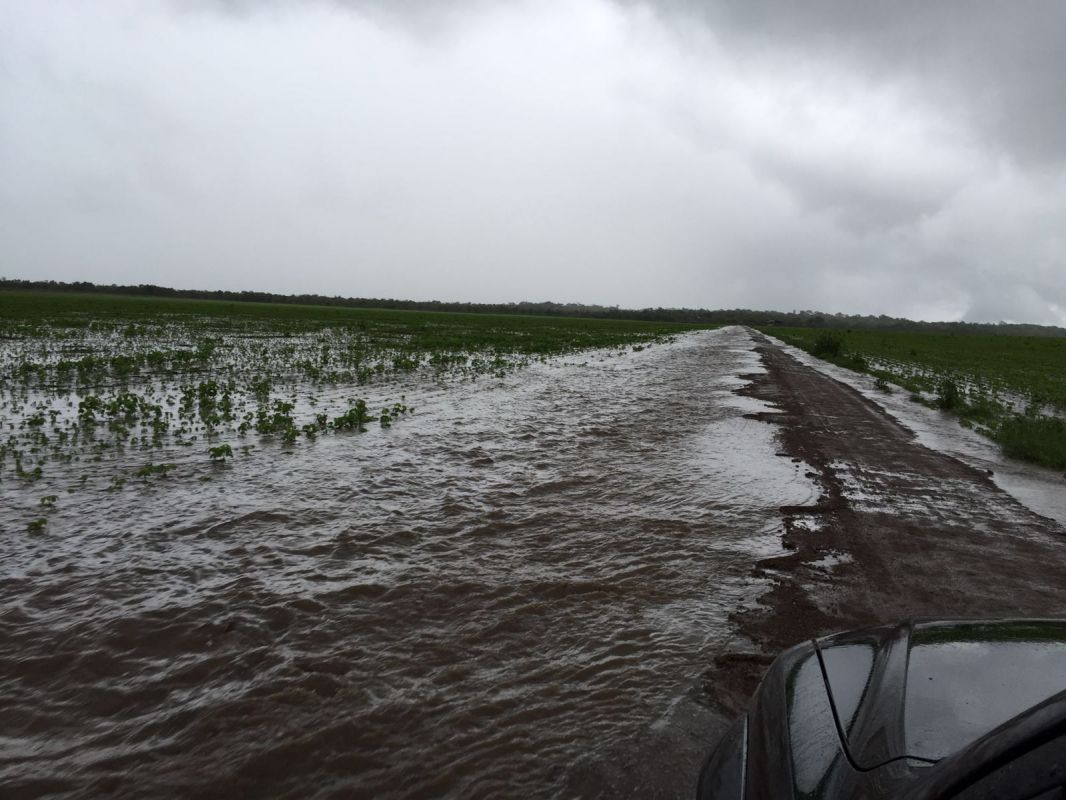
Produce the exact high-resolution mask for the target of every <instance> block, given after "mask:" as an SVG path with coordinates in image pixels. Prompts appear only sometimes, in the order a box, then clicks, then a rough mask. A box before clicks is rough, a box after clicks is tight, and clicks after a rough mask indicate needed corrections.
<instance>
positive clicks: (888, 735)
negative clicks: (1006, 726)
mask: <svg viewBox="0 0 1066 800" xmlns="http://www.w3.org/2000/svg"><path fill="white" fill-rule="evenodd" d="M815 646H816V649H817V653H818V661H819V662H820V666H821V670H822V672H823V676H824V678H825V681H826V684H827V686H828V688H829V694H830V698H831V704H832V707H833V712H834V716H835V720H836V726H837V728H838V732H839V734H840V736H841V739H842V740H843V741H844V743H845V747H846V749H847V753H848V756H849V760H850V761H851V762H852V763H853V764H854V765H855V766H856V767H857V768H859V769H873V768H875V767H877V766H880V765H883V764H885V763H887V762H890V761H893V760H896V759H901V758H907V759H911V760H919V761H925V762H927V763H928V762H935V761H937V760H939V759H941V758H944V757H946V756H948V755H951V754H952V753H954V752H956V751H958V750H960V749H961V748H963V747H965V746H966V745H968V744H969V743H971V742H973V741H974V740H976V739H978V738H979V737H980V736H982V735H984V734H985V733H987V732H988V731H990V730H992V729H993V728H995V727H997V726H998V725H1000V724H1001V723H1003V722H1005V721H1007V720H1008V719H1011V718H1012V717H1014V716H1015V715H1017V714H1019V713H1021V712H1022V711H1024V710H1026V709H1027V708H1029V707H1031V706H1033V705H1035V704H1037V703H1039V702H1041V701H1042V700H1045V699H1046V698H1048V697H1050V696H1051V695H1054V694H1056V693H1058V692H1060V691H1061V690H1062V687H1063V685H1066V622H1063V621H1055V620H1047V621H1040V620H997V621H993V622H966V621H947V622H946V621H937V622H915V623H908V624H906V625H901V626H898V627H891V628H873V629H869V630H866V631H859V632H853V633H846V634H840V635H837V636H830V637H826V638H824V639H819V640H817V641H816V642H815Z"/></svg>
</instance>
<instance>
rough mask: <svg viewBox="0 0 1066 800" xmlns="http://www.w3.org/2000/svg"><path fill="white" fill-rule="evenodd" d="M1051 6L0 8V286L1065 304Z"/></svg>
mask: <svg viewBox="0 0 1066 800" xmlns="http://www.w3.org/2000/svg"><path fill="white" fill-rule="evenodd" d="M1063 41H1066V6H1064V5H1063V4H1061V3H1060V2H1057V0H1055V1H1054V2H1052V0H1034V2H1031V3H1026V4H1023V5H1016V4H1004V3H991V2H984V1H983V0H977V1H976V2H943V3H927V2H919V1H918V0H901V2H896V3H891V4H888V3H879V4H869V3H853V2H846V1H845V0H833V1H830V0H812V2H804V3H799V2H784V1H783V0H773V1H771V0H755V1H754V2H744V3H725V2H721V3H706V2H698V3H697V2H686V1H685V0H659V1H658V2H655V3H651V4H647V3H637V2H607V1H606V0H586V1H585V2H555V0H542V1H541V2H518V3H501V2H489V1H488V0H484V1H483V2H475V1H474V0H471V2H462V3H451V4H443V3H431V2H424V1H423V0H409V1H408V2H388V3H386V2H384V1H383V0H381V1H380V2H309V3H296V2H258V3H250V2H241V1H240V0H230V1H229V2H206V1H205V0H200V1H197V0H189V1H188V2H178V0H174V1H173V2H163V1H162V0H157V1H156V2H134V1H133V0H127V1H126V2H104V3H100V4H95V3H94V4H85V3H77V2H55V3H47V4H37V3H33V4H27V3H17V2H14V1H13V0H11V1H10V2H0V175H3V176H4V180H3V181H2V182H0V259H2V261H0V271H2V272H3V274H6V275H8V276H10V277H19V278H29V279H41V278H54V279H57V280H93V281H97V282H117V283H157V284H163V285H177V286H185V287H194V286H195V287H203V288H222V289H244V288H255V289H263V290H269V291H280V292H292V293H300V292H321V293H327V294H334V293H336V294H344V295H359V296H392V297H409V298H413V299H441V300H472V301H489V302H496V301H499V302H506V301H516V300H539V299H549V298H550V299H554V300H558V301H561V302H570V301H584V302H590V303H603V304H619V305H623V306H659V305H662V306H681V305H684V306H704V307H737V306H743V307H776V308H782V309H786V310H787V309H792V308H821V309H825V310H828V311H847V312H855V313H887V314H893V315H904V316H910V317H915V318H925V319H934V318H936V319H963V318H965V319H968V320H974V321H987V320H998V319H1007V320H1015V321H1028V322H1042V323H1051V324H1059V325H1062V324H1064V323H1066V233H1064V231H1066V226H1063V224H1062V220H1066V107H1064V106H1063V103H1062V102H1061V94H1062V92H1061V85H1062V76H1063V75H1066V48H1063V47H1062V46H1061V43H1062V42H1063Z"/></svg>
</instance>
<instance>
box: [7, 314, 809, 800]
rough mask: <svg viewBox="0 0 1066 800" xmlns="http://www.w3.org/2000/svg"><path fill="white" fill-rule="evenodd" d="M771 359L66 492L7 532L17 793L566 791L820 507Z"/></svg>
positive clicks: (711, 343)
mask: <svg viewBox="0 0 1066 800" xmlns="http://www.w3.org/2000/svg"><path fill="white" fill-rule="evenodd" d="M760 370H761V367H760V362H759V358H758V356H757V354H756V353H755V352H754V351H753V348H752V341H751V338H750V335H749V334H748V333H747V332H745V331H744V330H743V329H739V328H728V329H723V330H718V331H711V332H701V333H696V334H692V335H686V336H683V337H680V338H679V339H678V340H677V341H675V342H673V343H670V344H667V345H663V346H659V347H655V348H651V349H648V350H646V351H643V352H631V353H627V354H625V355H618V354H617V353H603V352H599V353H591V354H582V355H581V356H579V357H577V358H574V357H571V358H568V359H560V360H556V361H552V362H549V363H546V364H536V365H534V366H531V367H529V368H527V369H524V370H520V371H518V372H515V373H511V374H509V375H508V376H506V377H504V378H482V379H479V380H476V381H466V382H457V383H452V384H449V385H439V386H434V387H432V388H426V387H423V388H421V389H419V388H417V387H416V388H411V387H407V388H406V389H405V391H406V396H407V401H408V402H409V403H410V404H412V405H413V406H414V407H416V413H414V414H413V415H411V416H409V417H407V418H405V419H404V420H403V421H402V422H398V423H397V424H395V425H394V426H393V427H392V428H389V429H380V430H379V429H374V430H371V431H370V432H368V433H365V434H353V435H343V434H339V435H335V436H331V437H324V438H322V439H319V440H318V441H315V442H309V443H300V444H299V446H295V447H286V446H284V445H283V444H281V443H275V444H270V443H266V444H264V445H263V446H260V447H259V448H257V449H256V450H255V451H254V452H253V453H252V454H251V455H249V456H248V457H245V458H238V459H233V460H232V462H231V463H227V464H225V465H219V466H217V467H215V468H213V469H214V470H215V474H212V475H208V476H207V477H210V478H211V479H210V480H202V478H204V477H205V476H204V475H202V474H200V473H196V472H189V473H188V474H187V475H185V476H184V477H183V471H182V469H181V464H180V461H179V462H178V467H177V468H176V469H175V470H174V472H173V473H172V474H171V475H170V476H168V477H167V478H166V479H165V480H158V481H154V482H146V483H145V484H144V485H143V486H130V487H127V488H125V489H124V490H122V491H112V492H105V491H95V492H84V493H76V494H71V495H70V497H69V498H67V497H65V496H63V495H61V502H59V503H57V504H56V507H55V510H54V511H53V512H52V513H51V516H50V519H49V524H48V529H47V532H45V533H43V534H40V535H28V534H27V533H26V532H25V530H24V527H19V528H17V529H14V530H6V531H5V532H4V536H3V538H2V543H0V547H2V553H0V564H2V566H0V570H2V573H0V576H2V579H0V609H2V610H0V644H2V648H0V709H2V710H3V714H2V716H3V730H2V731H0V736H2V738H0V786H3V787H5V788H4V793H5V796H40V795H52V796H56V797H96V796H102V795H114V796H128V797H144V796H172V795H175V794H177V795H188V796H192V795H195V796H211V795H213V796H227V797H233V796H247V797H253V796H268V795H269V796H291V797H316V796H322V797H331V796H357V797H411V796H454V797H479V796H528V797H551V796H556V795H557V794H559V793H560V792H562V791H563V790H564V787H566V786H567V784H568V781H569V780H570V779H571V778H572V775H573V772H574V770H577V769H582V770H586V771H588V770H589V769H594V765H595V764H596V762H597V759H605V758H610V755H609V754H610V753H611V752H612V748H614V747H616V746H617V744H618V743H619V742H621V741H639V740H640V738H641V736H642V732H643V731H645V730H648V729H649V728H651V727H653V726H655V725H656V724H662V720H663V719H664V715H666V714H668V712H669V709H670V708H671V707H672V705H673V704H674V703H675V702H676V700H677V698H679V697H682V696H684V695H686V693H689V692H690V691H691V689H692V686H693V684H694V682H695V680H696V678H697V676H698V675H699V674H700V672H701V671H702V670H703V669H704V667H705V665H706V664H707V663H708V662H709V660H710V659H711V658H713V656H714V655H715V654H716V653H718V652H720V651H722V650H723V649H724V648H726V647H728V645H729V639H730V636H731V633H730V626H729V624H728V621H727V617H728V616H729V614H730V613H732V612H733V611H735V610H736V609H737V608H739V607H741V606H743V605H744V604H746V603H751V602H752V600H753V598H754V597H755V595H756V594H757V592H758V586H757V583H756V582H755V581H754V580H753V579H752V577H751V574H750V573H751V565H752V563H753V561H754V560H755V559H757V558H759V557H765V556H768V555H773V554H774V553H775V552H777V550H778V548H779V540H780V535H781V532H782V528H781V519H780V514H779V510H778V509H779V507H780V506H782V505H789V504H792V505H800V504H804V503H809V502H812V501H813V499H814V497H815V493H816V487H815V486H814V485H813V484H812V483H811V481H810V479H809V477H807V476H806V475H805V472H804V466H803V465H802V464H799V463H795V462H794V461H793V460H791V459H787V458H778V457H775V455H774V451H775V440H774V435H775V434H774V430H773V427H772V426H770V425H766V424H765V423H763V422H759V421H756V420H754V419H750V418H746V417H745V416H744V414H745V413H750V412H756V411H759V410H765V409H767V408H768V406H767V405H766V404H764V403H762V402H761V401H757V400H753V399H750V398H745V397H741V396H738V395H737V394H736V393H735V391H734V390H736V389H738V388H740V387H742V386H744V385H745V384H746V383H747V380H746V379H744V378H742V377H740V376H743V375H745V374H748V373H757V372H759V371H760ZM81 472H84V465H81V466H78V465H70V466H69V475H67V474H65V473H63V472H62V471H61V470H60V471H59V472H57V473H51V474H50V476H49V480H51V481H53V484H54V483H55V482H56V481H58V482H60V483H62V481H64V480H68V481H69V482H71V483H72V484H73V483H74V482H75V481H76V480H77V476H78V474H79V473H81ZM0 491H2V492H3V495H2V498H3V499H4V500H5V502H9V503H12V504H15V503H21V504H23V505H25V502H26V498H25V497H22V496H21V495H20V493H23V494H24V493H27V492H28V493H37V494H39V493H41V491H42V490H41V489H40V488H39V487H34V488H26V487H21V486H19V485H16V484H13V483H10V482H9V483H6V484H5V485H3V487H2V489H0ZM590 765H593V766H592V767H590ZM692 778H693V779H694V778H695V776H694V775H693V776H692Z"/></svg>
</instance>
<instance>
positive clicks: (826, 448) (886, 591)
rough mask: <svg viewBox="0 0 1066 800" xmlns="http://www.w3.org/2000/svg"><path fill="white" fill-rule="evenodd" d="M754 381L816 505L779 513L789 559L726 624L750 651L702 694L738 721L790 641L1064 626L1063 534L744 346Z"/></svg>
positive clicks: (863, 402) (833, 385)
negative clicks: (845, 634)
mask: <svg viewBox="0 0 1066 800" xmlns="http://www.w3.org/2000/svg"><path fill="white" fill-rule="evenodd" d="M753 335H754V338H755V339H756V341H757V343H758V344H757V347H756V350H757V352H759V354H760V356H761V357H762V362H763V365H764V366H765V368H766V373H765V374H759V375H752V376H750V378H751V379H752V383H751V384H749V385H748V386H747V387H745V388H744V389H741V390H739V391H740V393H741V394H744V395H748V396H751V397H755V398H758V399H760V400H764V401H767V402H769V403H771V404H772V405H773V406H774V407H775V408H776V409H778V411H777V412H769V413H759V414H754V415H752V417H753V418H756V419H762V420H764V421H766V422H769V423H771V424H775V425H778V426H780V427H779V429H778V437H779V441H780V446H781V452H780V453H779V455H780V456H781V457H786V458H791V459H794V460H800V461H802V462H804V463H805V464H807V465H808V466H809V469H810V471H809V473H808V475H809V477H811V478H812V479H813V480H814V481H815V482H816V483H817V484H818V485H819V486H820V488H821V496H820V497H819V499H818V500H817V502H816V503H814V504H812V505H810V506H783V507H782V508H781V513H782V516H783V520H784V527H785V534H784V537H783V544H784V546H785V548H786V550H788V551H790V552H788V553H787V554H786V555H782V556H776V557H772V558H766V559H763V560H761V561H759V562H758V563H757V564H756V567H755V570H754V574H755V575H756V576H758V577H763V578H769V579H770V580H771V581H772V588H771V589H770V590H769V591H768V592H767V593H765V594H764V595H763V596H762V597H761V598H760V599H759V604H758V606H757V607H756V608H754V609H749V610H743V611H740V612H738V613H737V614H735V615H734V616H733V620H734V622H735V623H736V624H737V626H738V628H739V631H740V633H741V634H742V636H743V637H745V638H746V639H748V640H749V641H750V644H751V646H750V648H748V649H745V650H744V651H737V652H731V653H726V654H723V655H722V656H719V657H718V658H716V659H715V661H714V664H713V665H712V666H711V668H710V669H709V670H708V672H707V673H706V674H705V676H704V683H703V687H702V690H703V692H704V694H705V696H706V698H707V700H708V702H709V703H710V705H711V706H712V707H713V708H715V709H716V710H718V711H720V712H721V713H724V714H726V715H728V716H734V715H736V714H738V713H740V712H741V711H742V710H743V709H744V708H745V707H746V704H747V702H748V699H749V697H750V695H751V692H752V691H753V690H754V688H755V686H756V685H757V683H758V681H759V680H760V678H761V676H762V673H763V671H764V670H765V667H766V665H768V664H769V662H770V661H771V660H772V659H773V657H774V656H775V655H776V654H777V653H778V652H779V651H780V650H782V649H784V648H786V647H788V646H790V645H793V644H796V643H797V642H800V641H803V640H805V639H809V638H812V637H817V636H821V635H825V634H828V633H832V632H835V631H839V630H844V629H848V628H856V627H862V626H867V625H878V624H885V623H894V622H897V621H900V620H903V619H907V618H913V617H996V616H1062V615H1066V592H1063V591H1062V590H1063V588H1064V587H1066V530H1064V529H1063V527H1062V526H1061V525H1059V524H1058V523H1056V522H1054V521H1053V520H1050V519H1047V518H1045V517H1042V516H1039V515H1038V514H1036V513H1034V512H1033V511H1031V510H1029V509H1028V508H1026V507H1025V506H1024V505H1022V504H1021V503H1019V502H1018V501H1017V500H1015V499H1014V498H1013V497H1011V496H1010V495H1008V494H1007V493H1006V492H1004V491H1002V490H1001V489H999V488H998V487H997V486H996V485H995V483H993V481H992V480H991V478H990V476H989V474H987V473H984V472H981V471H979V470H977V469H974V468H973V467H970V466H968V465H966V464H963V463H962V462H961V461H958V460H957V459H955V458H953V457H951V456H948V455H945V454H943V453H939V452H937V451H934V450H931V449H929V448H927V447H925V446H923V445H921V444H919V443H918V442H917V441H915V438H914V436H913V434H912V433H911V432H910V431H909V430H908V429H907V428H905V427H904V426H902V425H901V424H899V423H898V422H897V421H896V420H894V419H893V418H892V417H891V416H889V415H888V414H887V413H886V412H884V411H883V410H882V409H880V408H879V407H877V406H876V405H875V404H874V403H872V402H870V401H869V400H867V399H866V398H864V397H863V396H862V395H861V394H859V393H858V392H857V391H855V390H854V389H852V388H851V387H848V386H845V385H844V384H842V383H840V382H838V381H835V380H833V379H832V378H829V377H827V376H826V375H823V374H822V373H820V372H818V371H816V370H813V369H811V368H810V367H807V366H804V365H802V364H800V363H799V362H798V361H797V360H796V359H794V358H793V357H792V356H790V355H788V354H786V353H785V352H784V351H782V350H781V349H780V348H779V347H777V346H776V345H774V344H772V343H771V342H770V340H769V339H767V338H766V337H763V336H759V335H757V334H753Z"/></svg>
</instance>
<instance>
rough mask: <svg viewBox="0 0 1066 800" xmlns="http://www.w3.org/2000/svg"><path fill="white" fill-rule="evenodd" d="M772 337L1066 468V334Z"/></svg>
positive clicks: (791, 333) (788, 333)
mask: <svg viewBox="0 0 1066 800" xmlns="http://www.w3.org/2000/svg"><path fill="white" fill-rule="evenodd" d="M763 332H764V333H767V334H769V335H771V336H775V337H777V338H778V339H781V340H782V341H784V342H786V343H788V344H791V345H794V346H796V347H799V348H800V349H802V350H806V351H807V352H808V353H811V354H812V355H815V356H818V357H819V358H822V359H824V360H826V361H830V362H832V363H835V364H837V365H839V366H843V367H847V368H849V369H853V370H856V371H859V372H866V373H869V374H870V375H873V376H874V377H875V378H877V385H878V386H879V387H881V388H882V389H883V390H886V391H888V390H890V384H895V385H897V386H901V387H903V388H904V389H906V390H907V391H909V392H910V393H911V398H912V399H913V400H915V401H916V402H921V403H925V404H926V405H929V406H932V407H935V408H939V409H941V410H943V411H947V412H950V413H953V414H956V415H957V416H958V417H959V419H960V420H961V421H962V423H963V424H964V425H967V426H968V427H972V428H975V429H976V430H978V431H980V432H981V433H983V434H985V435H986V436H989V437H990V438H992V439H994V440H995V441H997V442H998V443H999V444H1000V446H1001V447H1002V449H1003V451H1004V453H1005V454H1007V455H1008V456H1011V457H1013V458H1020V459H1023V460H1026V461H1031V462H1033V463H1037V464H1041V465H1043V466H1047V467H1052V468H1056V469H1059V468H1063V467H1066V422H1064V419H1063V418H1064V416H1066V339H1060V338H1038V337H1029V336H981V335H951V334H936V333H919V332H912V331H906V332H904V331H889V332H885V331H829V330H824V329H816V328H766V329H764V330H763Z"/></svg>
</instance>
